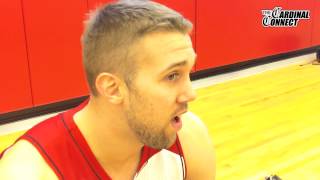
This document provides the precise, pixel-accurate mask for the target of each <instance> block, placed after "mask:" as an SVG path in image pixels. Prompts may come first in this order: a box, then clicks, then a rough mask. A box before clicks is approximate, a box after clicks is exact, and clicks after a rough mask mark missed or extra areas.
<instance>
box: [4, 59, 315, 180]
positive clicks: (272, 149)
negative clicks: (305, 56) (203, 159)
mask: <svg viewBox="0 0 320 180" xmlns="http://www.w3.org/2000/svg"><path fill="white" fill-rule="evenodd" d="M197 92H198V99H197V100H196V101H195V102H193V103H191V104H190V109H191V111H192V112H194V113H195V114H197V115H198V116H200V118H201V119H202V120H203V121H204V123H205V124H206V125H207V127H208V130H209V133H210V136H211V138H212V139H213V142H214V146H215V149H216V157H217V180H240V179H241V180H251V179H252V180H260V179H261V180H263V179H264V177H265V176H267V175H269V174H277V175H279V176H280V177H281V178H282V179H283V180H301V179H308V180H318V179H320V166H319V162H320V121H319V119H320V65H319V66H314V65H311V64H306V65H303V66H301V65H292V66H288V67H285V68H281V69H277V70H271V71H266V72H264V73H261V74H257V75H253V76H249V77H246V78H241V79H237V80H232V81H228V82H224V83H219V84H216V85H212V86H209V87H206V88H200V89H198V90H197ZM21 133H22V132H21V131H19V132H16V133H11V134H9V135H3V136H0V151H1V150H3V149H4V147H6V146H7V145H8V144H11V143H12V142H13V141H14V140H15V139H16V138H17V137H18V136H19V135H20V134H21Z"/></svg>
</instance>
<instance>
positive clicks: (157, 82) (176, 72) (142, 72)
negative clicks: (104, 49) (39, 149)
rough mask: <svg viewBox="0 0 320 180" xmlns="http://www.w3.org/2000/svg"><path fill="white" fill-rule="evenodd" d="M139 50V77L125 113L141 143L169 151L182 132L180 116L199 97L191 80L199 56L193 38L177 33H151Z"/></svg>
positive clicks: (131, 89)
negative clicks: (179, 131) (178, 132)
mask: <svg viewBox="0 0 320 180" xmlns="http://www.w3.org/2000/svg"><path fill="white" fill-rule="evenodd" d="M136 48H137V49H138V52H137V53H138V54H137V57H138V60H137V62H136V63H137V74H136V76H135V78H134V80H133V82H132V83H131V86H130V91H129V97H128V99H127V100H128V101H127V102H128V103H126V106H125V114H126V117H127V119H128V124H129V126H130V128H131V129H132V130H133V131H134V133H135V134H136V136H137V137H138V138H139V140H140V141H141V142H142V143H144V144H146V145H148V146H150V147H153V148H157V149H162V148H166V147H168V146H169V145H171V144H172V143H173V142H174V141H175V139H176V133H177V131H178V130H180V129H181V126H182V121H181V119H180V115H181V114H183V113H184V112H186V111H187V103H188V102H189V101H192V100H194V99H195V96H196V95H195V92H194V91H193V90H192V87H191V82H190V78H189V73H190V72H191V70H192V67H193V65H194V63H195V58H196V55H195V53H194V50H193V48H192V42H191V39H190V37H189V36H188V35H184V34H181V33H178V32H157V33H151V34H148V35H146V36H145V37H144V38H142V39H141V41H139V43H138V45H137V46H136Z"/></svg>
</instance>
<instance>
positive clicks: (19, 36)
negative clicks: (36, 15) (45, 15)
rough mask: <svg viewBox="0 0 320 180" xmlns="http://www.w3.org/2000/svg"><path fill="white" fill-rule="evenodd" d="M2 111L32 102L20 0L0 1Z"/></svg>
mask: <svg viewBox="0 0 320 180" xmlns="http://www.w3.org/2000/svg"><path fill="white" fill-rule="evenodd" d="M0 21H1V25H0V29H1V30H0V31H1V33H0V41H1V43H0V59H1V66H0V82H1V86H0V114H1V113H5V112H9V111H13V110H18V109H22V108H28V107H31V106H32V98H31V89H30V85H29V83H30V79H29V72H28V61H27V52H26V44H25V36H24V27H23V16H22V10H21V3H20V0H1V1H0Z"/></svg>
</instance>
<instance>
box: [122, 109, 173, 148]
mask: <svg viewBox="0 0 320 180" xmlns="http://www.w3.org/2000/svg"><path fill="white" fill-rule="evenodd" d="M126 115H127V120H128V125H129V127H130V129H131V130H132V131H133V132H134V134H135V135H136V137H137V138H138V139H139V141H140V142H141V143H143V144H145V145H147V146H149V147H152V148H155V149H164V148H167V147H168V146H169V144H170V139H169V138H168V137H167V136H166V133H165V131H164V129H161V130H160V131H159V130H157V129H155V127H153V126H152V124H150V125H147V124H145V123H144V122H147V121H146V120H141V119H140V121H141V122H139V120H138V118H137V117H136V116H134V115H133V112H127V113H126Z"/></svg>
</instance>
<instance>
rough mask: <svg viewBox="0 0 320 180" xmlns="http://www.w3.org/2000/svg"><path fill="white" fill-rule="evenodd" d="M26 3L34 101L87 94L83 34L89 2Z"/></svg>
mask: <svg viewBox="0 0 320 180" xmlns="http://www.w3.org/2000/svg"><path fill="white" fill-rule="evenodd" d="M23 2H24V3H23V7H24V12H25V20H26V32H27V43H28V52H29V63H30V70H31V83H32V84H31V85H32V90H33V98H34V99H33V100H34V104H35V105H36V106H38V105H43V104H49V103H53V102H56V101H62V100H66V99H71V98H75V97H79V96H83V95H86V94H87V93H88V91H87V87H86V84H85V78H84V73H83V70H82V62H81V61H82V60H81V44H80V36H81V34H82V31H83V20H84V17H85V13H86V12H87V1H86V0H68V1H64V0H55V1H37V0H28V1H23Z"/></svg>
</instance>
